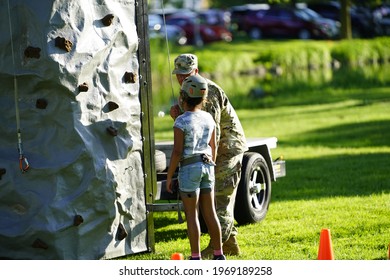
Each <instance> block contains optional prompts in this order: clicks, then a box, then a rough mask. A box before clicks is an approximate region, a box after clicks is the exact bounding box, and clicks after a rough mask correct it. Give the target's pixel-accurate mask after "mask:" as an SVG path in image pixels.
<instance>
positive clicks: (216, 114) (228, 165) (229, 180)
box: [204, 79, 248, 242]
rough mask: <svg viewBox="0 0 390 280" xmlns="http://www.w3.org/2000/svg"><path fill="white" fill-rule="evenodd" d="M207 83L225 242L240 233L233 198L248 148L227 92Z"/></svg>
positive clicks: (217, 198)
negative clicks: (213, 126) (214, 127)
mask: <svg viewBox="0 0 390 280" xmlns="http://www.w3.org/2000/svg"><path fill="white" fill-rule="evenodd" d="M206 80H207V79H206ZM207 84H208V88H209V92H208V96H207V102H206V104H205V106H204V110H205V111H207V112H209V113H210V114H211V115H212V116H213V118H214V120H215V122H216V124H217V126H216V137H217V147H218V148H217V161H216V164H217V166H216V169H215V180H216V181H215V201H216V210H217V215H218V218H219V221H220V223H221V230H222V242H225V241H226V240H227V239H228V238H229V237H230V236H231V235H232V236H236V235H237V229H236V228H235V227H234V201H235V197H236V193H237V187H238V183H239V181H240V177H241V164H242V157H243V154H244V152H245V151H247V150H248V147H247V145H246V138H245V134H244V130H243V128H242V126H241V123H240V120H239V119H238V116H237V114H236V112H235V110H234V108H233V107H232V105H231V103H230V101H229V98H228V97H227V95H226V93H225V92H224V91H223V90H222V89H221V88H220V87H219V86H218V85H217V84H215V83H214V82H212V81H210V80H207Z"/></svg>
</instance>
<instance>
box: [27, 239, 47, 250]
mask: <svg viewBox="0 0 390 280" xmlns="http://www.w3.org/2000/svg"><path fill="white" fill-rule="evenodd" d="M31 246H32V247H33V248H39V249H45V250H46V249H47V248H49V246H48V245H47V244H46V243H45V242H43V241H42V240H41V239H39V238H37V239H35V241H34V243H33V244H32V245H31Z"/></svg>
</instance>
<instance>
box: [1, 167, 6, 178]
mask: <svg viewBox="0 0 390 280" xmlns="http://www.w3.org/2000/svg"><path fill="white" fill-rule="evenodd" d="M5 173H7V170H6V169H5V168H0V180H1V176H3V175H4V174H5Z"/></svg>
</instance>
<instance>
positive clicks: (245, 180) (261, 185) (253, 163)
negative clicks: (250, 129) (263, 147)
mask: <svg viewBox="0 0 390 280" xmlns="http://www.w3.org/2000/svg"><path fill="white" fill-rule="evenodd" d="M270 201H271V176H270V172H269V169H268V166H267V163H266V161H265V159H264V157H263V156H262V155H260V154H259V153H253V152H247V153H245V154H244V158H243V161H242V174H241V180H240V184H239V185H238V189H237V196H236V201H235V207H234V217H235V220H236V221H237V223H238V224H239V225H244V224H250V223H257V222H260V221H262V220H263V219H264V218H265V216H266V214H267V211H268V207H269V203H270Z"/></svg>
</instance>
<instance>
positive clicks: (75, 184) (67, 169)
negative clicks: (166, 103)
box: [0, 0, 147, 259]
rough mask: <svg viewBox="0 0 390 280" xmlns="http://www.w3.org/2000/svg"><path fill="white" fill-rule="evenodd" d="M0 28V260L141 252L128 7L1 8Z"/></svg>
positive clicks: (9, 4)
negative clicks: (19, 148)
mask: <svg viewBox="0 0 390 280" xmlns="http://www.w3.org/2000/svg"><path fill="white" fill-rule="evenodd" d="M110 15H112V16H110ZM106 16H108V17H106ZM104 18H105V19H107V18H108V19H112V21H111V22H110V21H108V22H107V21H102V19H104ZM9 19H10V20H9ZM0 23H1V27H2V29H1V30H2V31H1V33H0V57H1V59H0V110H1V115H0V174H1V175H0V176H1V179H0V258H12V259H104V258H113V257H118V256H123V255H127V254H132V253H137V252H143V251H146V250H147V244H146V239H147V238H146V234H147V233H146V228H147V224H146V219H145V215H146V206H145V194H144V179H143V178H144V174H143V173H144V172H143V166H142V160H143V159H142V157H143V156H142V141H141V121H140V111H141V108H140V103H139V83H138V79H137V75H138V70H139V63H138V60H137V48H138V36H137V30H136V20H135V2H134V0H82V1H79V0H39V1H38V0H37V1H31V0H3V1H1V2H0ZM10 23H11V29H10ZM11 31H12V33H11ZM11 38H12V42H11ZM56 38H59V39H57V40H56ZM61 38H62V39H61ZM61 40H63V41H61ZM64 40H67V45H65V46H62V45H61V42H62V43H63V42H64ZM11 43H12V44H11ZM66 46H68V49H65V48H64V47H66ZM12 54H13V55H12ZM132 74H135V75H132ZM128 77H130V78H128ZM132 77H134V79H132ZM14 81H16V83H14ZM15 85H16V87H15ZM15 96H16V99H15ZM18 123H19V125H18ZM18 128H20V132H21V133H20V136H21V143H22V145H21V146H18V137H17V136H18V133H17V132H18ZM18 147H22V150H21V151H22V153H23V155H24V156H25V158H26V159H27V160H28V162H29V164H30V168H29V169H28V171H27V172H25V173H22V172H21V170H20V167H19V156H20V155H19V150H18ZM22 164H23V167H26V164H27V162H26V161H24V160H23V161H22Z"/></svg>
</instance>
